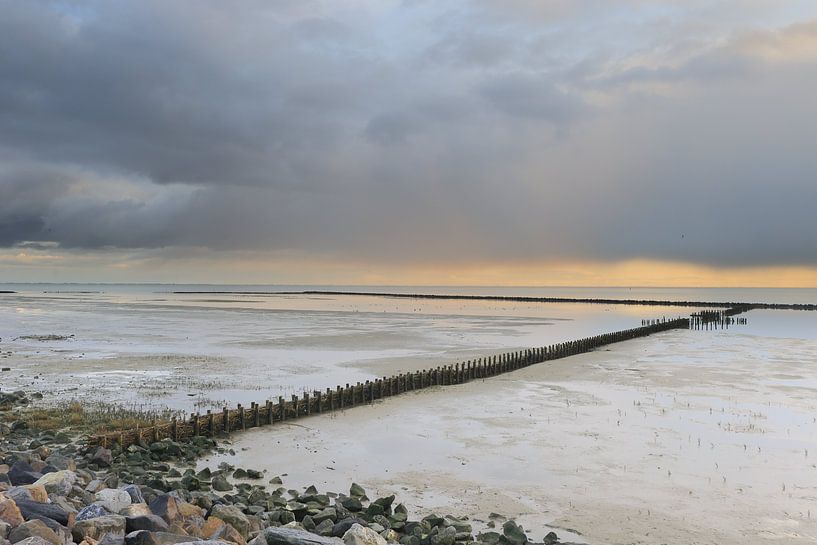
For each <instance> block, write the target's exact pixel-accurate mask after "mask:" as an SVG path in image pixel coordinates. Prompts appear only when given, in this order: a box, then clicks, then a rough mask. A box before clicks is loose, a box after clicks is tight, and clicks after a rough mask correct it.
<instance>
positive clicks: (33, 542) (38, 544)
mask: <svg viewBox="0 0 817 545" xmlns="http://www.w3.org/2000/svg"><path fill="white" fill-rule="evenodd" d="M15 545H51V542H50V541H47V540H45V539H43V538H41V537H40V536H31V537H27V538H25V539H24V540H22V541H18V542H17V543H16V544H15Z"/></svg>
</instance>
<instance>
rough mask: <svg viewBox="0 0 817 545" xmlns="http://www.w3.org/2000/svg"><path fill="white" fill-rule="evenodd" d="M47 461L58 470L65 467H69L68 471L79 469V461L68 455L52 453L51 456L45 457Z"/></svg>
mask: <svg viewBox="0 0 817 545" xmlns="http://www.w3.org/2000/svg"><path fill="white" fill-rule="evenodd" d="M45 462H46V463H47V464H48V465H50V466H54V467H56V468H57V469H58V470H63V469H67V470H68V471H76V470H77V463H76V462H75V461H74V459H73V458H69V457H68V456H62V455H60V454H52V455H51V456H49V457H48V458H46V459H45Z"/></svg>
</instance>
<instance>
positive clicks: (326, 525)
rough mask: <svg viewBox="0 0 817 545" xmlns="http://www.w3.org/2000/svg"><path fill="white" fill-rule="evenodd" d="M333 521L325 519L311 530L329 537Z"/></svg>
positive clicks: (333, 524)
mask: <svg viewBox="0 0 817 545" xmlns="http://www.w3.org/2000/svg"><path fill="white" fill-rule="evenodd" d="M334 526H335V523H334V522H332V519H326V520H324V521H323V522H321V523H320V524H318V525H317V526H316V527H315V529H314V530H312V532H314V533H316V534H318V535H321V536H325V537H330V536H331V535H332V528H334Z"/></svg>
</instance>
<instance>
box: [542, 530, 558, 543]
mask: <svg viewBox="0 0 817 545" xmlns="http://www.w3.org/2000/svg"><path fill="white" fill-rule="evenodd" d="M543 541H544V545H554V544H555V543H559V536H557V535H556V532H548V534H547V535H546V536H545V539H544V540H543Z"/></svg>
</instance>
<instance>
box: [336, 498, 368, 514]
mask: <svg viewBox="0 0 817 545" xmlns="http://www.w3.org/2000/svg"><path fill="white" fill-rule="evenodd" d="M340 504H341V505H342V506H343V507H344V509H347V510H349V511H351V512H353V513H357V512H358V511H362V510H363V504H362V503H360V499H358V498H355V497H351V498H343V499H342V500H340Z"/></svg>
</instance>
